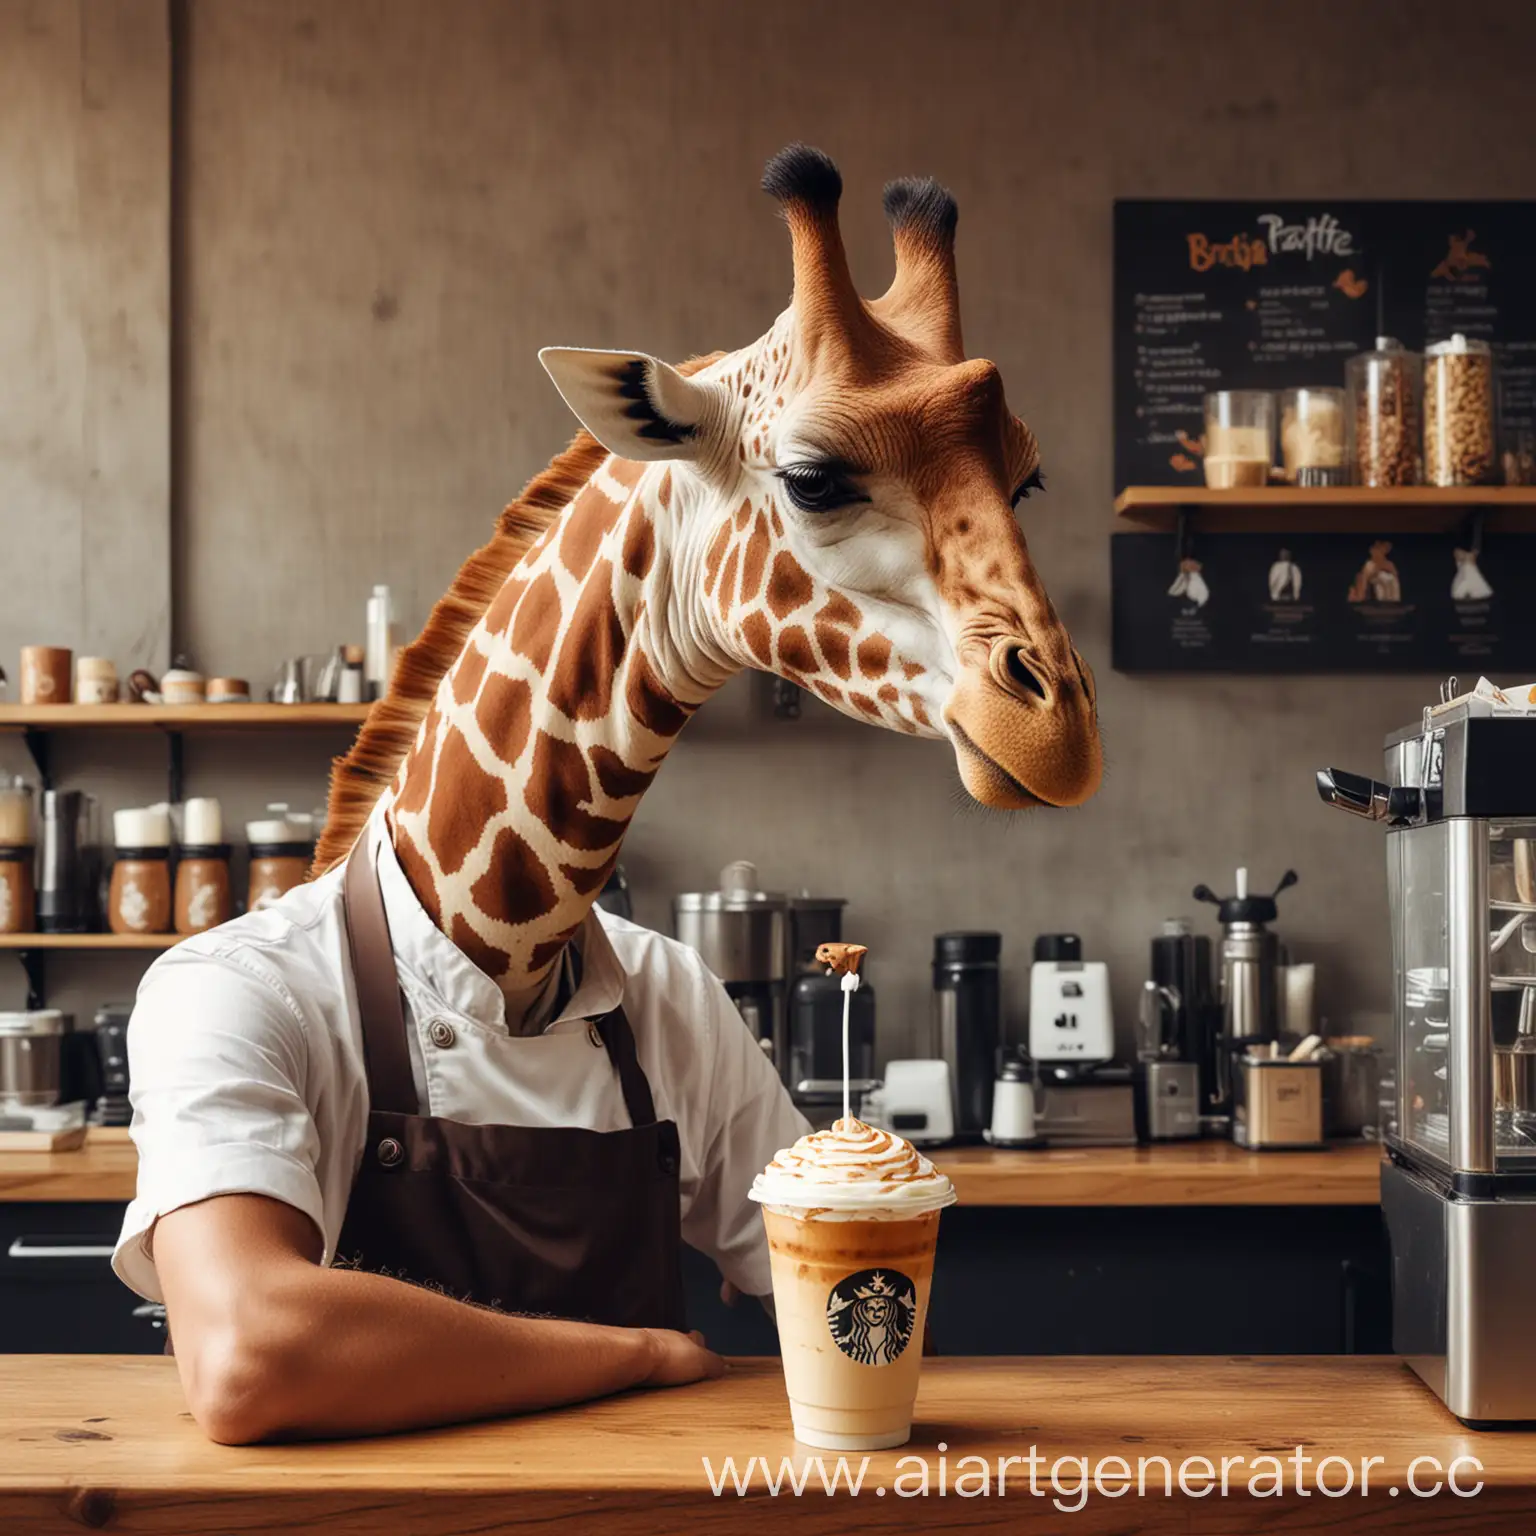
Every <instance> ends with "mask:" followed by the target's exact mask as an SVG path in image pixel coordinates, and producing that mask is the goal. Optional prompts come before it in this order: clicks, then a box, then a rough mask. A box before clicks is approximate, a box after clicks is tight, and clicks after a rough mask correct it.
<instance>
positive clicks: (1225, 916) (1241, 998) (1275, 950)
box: [1194, 869, 1296, 1045]
mask: <svg viewBox="0 0 1536 1536" xmlns="http://www.w3.org/2000/svg"><path fill="white" fill-rule="evenodd" d="M1295 884H1296V871H1295V870H1294V869H1288V870H1286V872H1285V873H1284V874H1283V875H1282V876H1281V877H1280V883H1279V885H1277V886H1276V887H1275V888H1274V890H1273V891H1272V892H1270V894H1269V895H1268V896H1255V895H1252V894H1251V893H1250V892H1249V890H1248V871H1247V870H1246V869H1240V870H1238V872H1237V894H1236V895H1234V896H1218V895H1217V894H1216V893H1215V892H1214V891H1213V890H1212V889H1211V888H1210V886H1208V885H1197V886H1196V887H1195V891H1194V895H1195V900H1196V901H1206V902H1209V903H1210V904H1211V905H1212V906H1213V907H1215V908H1216V915H1217V918H1218V919H1219V920H1220V922H1221V1006H1222V1033H1223V1034H1224V1035H1225V1036H1226V1039H1227V1041H1228V1043H1229V1045H1235V1044H1236V1042H1238V1041H1240V1040H1266V1041H1267V1040H1274V1039H1276V1038H1277V1037H1278V1036H1279V1033H1280V993H1279V989H1278V985H1277V981H1276V970H1277V967H1278V965H1279V961H1280V941H1279V939H1277V938H1276V937H1275V934H1274V931H1273V930H1272V929H1271V928H1270V927H1269V926H1268V925H1269V924H1270V923H1272V922H1274V920H1275V918H1276V917H1277V916H1278V915H1279V907H1278V905H1277V904H1276V901H1275V898H1276V897H1277V896H1279V894H1280V892H1281V891H1283V890H1287V889H1289V887H1291V886H1293V885H1295Z"/></svg>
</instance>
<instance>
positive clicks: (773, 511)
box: [768, 507, 784, 539]
mask: <svg viewBox="0 0 1536 1536" xmlns="http://www.w3.org/2000/svg"><path fill="white" fill-rule="evenodd" d="M768 521H769V522H770V523H772V524H773V536H774V537H775V538H776V539H782V538H783V537H784V519H783V518H781V517H780V516H779V509H778V508H777V507H769V508H768Z"/></svg>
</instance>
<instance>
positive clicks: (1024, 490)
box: [1013, 465, 1045, 506]
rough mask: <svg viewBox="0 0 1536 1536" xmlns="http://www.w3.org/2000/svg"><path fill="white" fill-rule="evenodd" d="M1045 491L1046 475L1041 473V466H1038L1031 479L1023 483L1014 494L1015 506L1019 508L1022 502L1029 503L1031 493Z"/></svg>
mask: <svg viewBox="0 0 1536 1536" xmlns="http://www.w3.org/2000/svg"><path fill="white" fill-rule="evenodd" d="M1044 489H1045V475H1044V474H1043V473H1042V472H1041V470H1040V467H1039V465H1036V466H1035V468H1034V470H1033V471H1032V472H1031V473H1030V475H1029V478H1028V479H1026V480H1024V481H1022V482H1021V483H1020V485H1019V488H1018V490H1016V491H1015V492H1014V493H1013V504H1014V506H1018V504H1019V503H1020V502H1021V501H1028V500H1029V493H1030V492H1031V491H1043V490H1044Z"/></svg>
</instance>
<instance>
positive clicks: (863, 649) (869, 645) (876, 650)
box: [859, 635, 891, 677]
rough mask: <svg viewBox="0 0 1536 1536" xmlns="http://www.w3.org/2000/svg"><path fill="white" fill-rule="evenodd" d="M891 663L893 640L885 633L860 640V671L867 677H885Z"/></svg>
mask: <svg viewBox="0 0 1536 1536" xmlns="http://www.w3.org/2000/svg"><path fill="white" fill-rule="evenodd" d="M890 664H891V642H890V641H889V640H887V639H886V638H885V636H884V635H871V636H870V637H869V638H868V639H867V640H861V641H859V671H860V672H862V673H863V674H864V676H865V677H884V676H885V669H886V668H887V667H888V666H890Z"/></svg>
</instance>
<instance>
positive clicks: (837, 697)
mask: <svg viewBox="0 0 1536 1536" xmlns="http://www.w3.org/2000/svg"><path fill="white" fill-rule="evenodd" d="M811 687H813V688H814V689H815V690H816V692H817V693H819V694H820V695H821V696H822V698H824V699H825V700H826V701H827V703H828V704H841V703H842V702H843V690H842V689H841V688H835V687H833V685H832V684H831V683H829V682H827V681H826V680H825V679H823V678H820V677H818V678H813V679H812V681H811Z"/></svg>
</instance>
